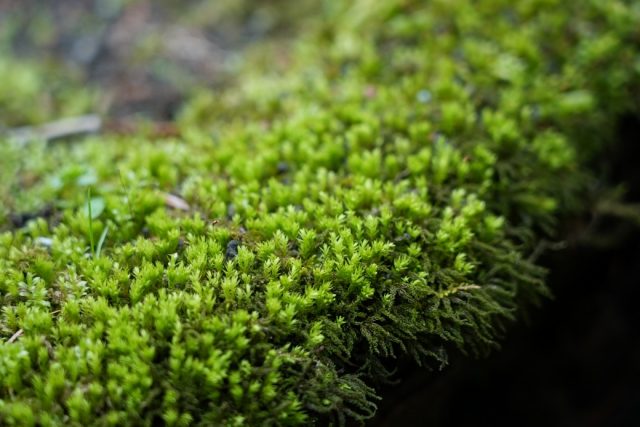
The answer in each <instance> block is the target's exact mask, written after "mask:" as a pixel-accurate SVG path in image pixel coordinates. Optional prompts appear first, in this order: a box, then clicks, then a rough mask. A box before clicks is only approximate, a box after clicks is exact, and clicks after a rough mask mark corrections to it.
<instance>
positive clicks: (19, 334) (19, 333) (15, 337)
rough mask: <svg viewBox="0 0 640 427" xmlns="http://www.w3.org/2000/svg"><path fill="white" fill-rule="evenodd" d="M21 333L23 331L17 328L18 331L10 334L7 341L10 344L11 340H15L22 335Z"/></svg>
mask: <svg viewBox="0 0 640 427" xmlns="http://www.w3.org/2000/svg"><path fill="white" fill-rule="evenodd" d="M22 334H24V331H23V330H22V329H18V331H17V332H16V333H15V334H13V335H11V338H9V340H8V341H7V343H8V344H11V343H12V342H15V341H16V340H17V339H18V338H20V337H21V336H22Z"/></svg>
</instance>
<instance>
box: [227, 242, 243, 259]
mask: <svg viewBox="0 0 640 427" xmlns="http://www.w3.org/2000/svg"><path fill="white" fill-rule="evenodd" d="M238 245H240V242H238V241H237V240H231V241H230V242H229V243H227V250H226V252H225V257H226V258H227V259H234V258H235V257H237V256H238Z"/></svg>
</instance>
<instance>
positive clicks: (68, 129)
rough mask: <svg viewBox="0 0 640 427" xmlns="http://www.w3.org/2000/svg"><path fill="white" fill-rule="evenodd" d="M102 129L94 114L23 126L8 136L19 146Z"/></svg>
mask: <svg viewBox="0 0 640 427" xmlns="http://www.w3.org/2000/svg"><path fill="white" fill-rule="evenodd" d="M101 127H102V120H101V119H100V117H99V116H97V115H95V114H89V115H86V116H79V117H70V118H67V119H62V120H56V121H55V122H50V123H45V124H43V125H39V126H25V127H21V128H16V129H10V130H9V131H8V136H9V138H10V139H13V140H14V141H16V142H17V143H19V144H24V143H27V142H29V141H33V140H34V139H40V140H45V141H53V140H55V139H60V138H66V137H70V136H76V135H84V134H88V133H95V132H98V131H99V130H100V128H101Z"/></svg>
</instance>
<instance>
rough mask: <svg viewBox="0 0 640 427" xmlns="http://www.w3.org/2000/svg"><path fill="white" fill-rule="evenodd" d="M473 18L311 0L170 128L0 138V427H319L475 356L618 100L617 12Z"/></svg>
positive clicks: (513, 298)
mask: <svg viewBox="0 0 640 427" xmlns="http://www.w3.org/2000/svg"><path fill="white" fill-rule="evenodd" d="M477 3H478V2H472V1H463V0H460V1H449V0H446V1H445V0H441V1H432V2H429V5H428V6H425V5H423V4H422V2H418V1H415V2H414V1H401V0H393V1H386V2H373V1H368V0H359V1H356V2H352V3H351V4H350V5H349V6H345V5H343V4H342V3H341V2H338V1H327V2H324V3H323V8H322V10H319V11H318V16H316V17H315V18H314V19H313V20H311V21H310V24H309V28H310V29H309V33H308V34H305V35H304V36H303V37H302V38H301V40H299V41H296V42H294V43H292V44H291V49H290V52H288V53H287V54H283V53H282V52H281V51H280V50H279V48H278V46H265V47H264V52H268V54H267V55H265V54H264V52H263V53H260V52H258V53H257V54H255V55H256V56H254V60H253V62H252V61H250V62H249V63H248V65H247V67H246V68H247V70H246V72H245V73H244V74H243V75H241V76H239V78H238V82H239V83H238V85H237V86H235V87H233V88H231V89H230V90H229V91H227V92H225V93H223V94H218V95H216V96H212V95H211V94H208V93H203V94H201V95H199V96H196V97H195V99H194V100H193V101H192V102H191V104H190V105H188V106H187V108H185V110H184V113H183V115H182V118H181V119H180V121H179V123H178V125H179V127H180V137H179V138H173V139H158V138H153V137H150V136H148V135H145V134H144V133H141V134H140V135H137V136H109V135H104V136H99V137H94V138H90V139H87V140H86V141H82V142H79V143H75V144H72V145H64V144H57V145H52V146H47V145H46V144H44V143H37V142H33V143H31V144H30V145H29V146H28V147H26V148H25V147H24V146H18V145H16V144H15V143H12V142H11V141H4V142H3V143H2V145H1V146H0V149H1V150H2V160H0V162H2V168H1V172H0V173H2V182H1V183H0V198H1V202H2V210H0V224H1V226H2V227H3V229H4V232H3V233H2V234H0V301H1V302H2V312H1V314H0V337H1V339H2V342H1V343H0V423H2V424H8V425H12V424H13V425H61V424H69V425H85V424H92V425H93V424H95V425H123V424H124V425H155V424H166V425H262V424H266V425H307V424H313V423H318V424H327V423H329V422H332V423H339V424H342V423H344V422H345V420H346V419H347V418H354V419H357V420H363V419H366V418H368V417H371V416H372V415H373V414H374V413H375V409H376V405H375V402H376V393H375V387H376V386H378V385H379V384H380V383H381V382H382V381H384V380H385V379H388V378H389V376H390V375H391V373H390V371H392V370H393V366H394V361H395V360H397V358H412V359H415V361H416V362H417V363H419V364H424V365H427V366H429V367H432V368H438V367H441V366H443V365H445V364H446V363H447V353H448V352H451V351H463V352H466V353H469V354H472V355H473V354H485V353H486V352H487V351H489V350H490V349H492V348H494V347H495V346H496V345H497V339H498V338H499V337H500V335H501V334H502V333H503V331H504V328H505V326H506V324H507V322H508V321H510V320H512V319H514V318H516V317H517V315H518V312H519V310H521V309H523V308H525V307H527V306H529V305H530V304H534V303H537V302H539V301H540V299H541V298H543V297H544V296H546V295H548V294H549V291H548V290H547V289H546V287H545V284H544V270H543V269H541V268H540V267H538V266H536V265H535V264H534V262H533V261H534V260H532V259H530V255H531V253H532V250H533V248H534V247H535V245H536V243H537V242H538V240H539V238H540V237H541V236H543V235H544V234H545V233H552V232H553V230H554V224H555V218H557V215H558V214H559V213H562V212H571V211H576V210H579V209H581V208H582V207H583V202H582V201H581V195H582V194H584V193H583V191H584V188H585V184H586V183H587V182H589V179H590V178H589V174H588V172H587V171H586V169H585V167H584V164H585V162H586V161H587V160H588V158H589V156H591V155H593V153H594V152H597V151H598V149H599V148H600V147H602V146H603V144H606V143H607V141H608V140H609V139H610V137H611V128H612V125H613V123H614V121H615V118H616V117H617V115H618V114H620V113H621V112H626V111H632V110H634V109H637V105H634V102H637V99H638V97H637V95H638V94H639V93H640V91H639V90H638V87H639V85H638V83H639V81H640V53H639V48H638V46H639V45H640V32H639V28H640V25H639V24H640V7H639V6H638V4H637V3H636V2H631V1H623V0H617V1H616V0H612V1H609V2H601V1H586V2H581V3H580V4H579V5H573V4H567V2H561V1H555V0H545V1H534V0H530V1H519V2H508V1H502V0H493V1H486V2H482V3H481V4H477ZM569 3H570V2H569ZM278 54H282V55H284V56H283V57H282V58H281V60H279V61H274V62H277V63H274V64H271V65H272V68H269V64H268V63H265V58H277V55H278ZM256 64H261V65H260V66H258V65H256ZM258 70H259V71H258ZM634 95H636V96H635V97H634ZM636 111H637V110H636ZM27 153H28V155H27ZM171 193H173V194H174V195H171ZM178 196H179V197H178Z"/></svg>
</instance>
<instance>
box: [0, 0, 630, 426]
mask: <svg viewBox="0 0 640 427" xmlns="http://www.w3.org/2000/svg"><path fill="white" fill-rule="evenodd" d="M313 7H314V2H313V1H311V0H296V1H286V0H233V1H232V0H219V1H206V0H188V1H169V0H158V1H150V0H93V1H88V0H57V1H51V0H49V1H46V0H41V1H36V0H26V1H25V0H0V76H1V77H0V133H2V132H5V131H9V130H11V129H14V128H16V127H22V126H29V125H35V124H42V123H46V122H48V121H51V120H56V119H60V118H63V117H70V116H77V115H82V114H97V115H100V116H103V117H107V118H109V119H110V120H113V121H114V122H115V123H123V122H127V121H128V120H132V119H136V118H143V119H145V120H148V121H151V122H153V123H171V121H172V120H174V119H175V117H176V115H177V114H179V112H180V109H181V107H182V105H183V104H184V102H185V100H186V99H189V98H190V97H192V96H194V95H195V94H196V92H198V91H203V90H210V91H212V92H214V93H215V91H216V90H218V89H220V88H224V87H227V86H229V85H232V84H233V80H234V77H235V74H236V72H237V70H238V69H239V67H240V65H241V64H242V62H243V60H244V58H245V53H246V52H248V51H250V50H255V49H259V47H260V45H261V44H263V43H266V42H267V41H268V42H269V43H271V44H276V45H281V51H286V46H287V43H288V42H289V40H291V39H292V38H294V37H296V34H298V33H299V32H300V31H301V30H302V29H303V28H304V25H305V20H306V19H307V18H308V17H309V16H310V15H312V11H313ZM266 60H267V61H271V60H272V61H274V62H277V61H280V58H277V57H273V58H267V59H266ZM637 159H640V121H639V120H638V118H636V117H622V118H620V122H619V125H618V143H617V145H615V146H613V147H611V150H610V153H609V155H608V156H607V157H606V158H603V159H600V162H601V163H599V164H597V165H594V167H595V168H597V169H598V170H599V171H601V172H600V173H601V175H602V181H603V182H606V183H607V185H611V184H613V185H614V186H619V187H620V186H624V187H625V196H624V198H623V199H624V200H623V201H624V202H625V203H632V204H633V203H635V204H637V203H640V168H639V167H637ZM620 188H621V187H620ZM562 224H563V229H564V232H563V235H564V236H567V239H566V242H565V245H564V246H563V249H560V250H551V251H548V252H547V253H546V255H545V256H544V257H543V259H542V263H543V265H545V266H546V267H548V268H549V269H550V271H551V274H550V279H549V282H550V287H551V288H552V289H553V291H554V294H555V299H554V300H553V301H547V302H545V303H544V305H543V306H542V307H540V308H538V309H534V310H532V311H531V312H530V313H529V315H528V321H527V322H521V323H519V324H516V325H513V327H512V328H511V330H509V331H508V334H507V336H506V339H505V341H504V344H503V348H502V349H501V350H499V351H496V352H494V353H493V354H492V355H491V356H490V357H489V358H487V359H484V360H472V359H469V358H467V357H462V356H461V357H457V358H454V359H453V360H452V361H451V362H452V363H451V367H449V368H445V369H444V370H443V371H442V372H428V371H425V370H420V369H416V367H415V366H414V365H413V364H411V363H405V362H401V366H400V369H399V372H398V375H397V377H398V380H399V381H398V384H397V385H388V386H384V387H383V388H382V389H381V390H380V393H381V394H382V396H383V397H384V399H383V400H382V402H381V404H380V411H379V413H378V416H377V417H376V418H375V419H373V420H371V422H370V423H369V425H371V426H400V425H402V426H423V425H430V426H467V425H468V426H471V425H473V426H483V425H501V424H509V425H518V426H540V425H547V426H556V425H557V426H637V425H640V339H639V338H640V332H639V329H638V328H639V325H640V308H638V304H639V303H640V227H639V224H638V223H637V222H634V221H633V220H631V219H622V218H620V217H619V216H614V215H611V216H607V215H603V214H594V213H592V214H589V213H587V214H585V216H584V217H583V218H565V219H563V221H562Z"/></svg>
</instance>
